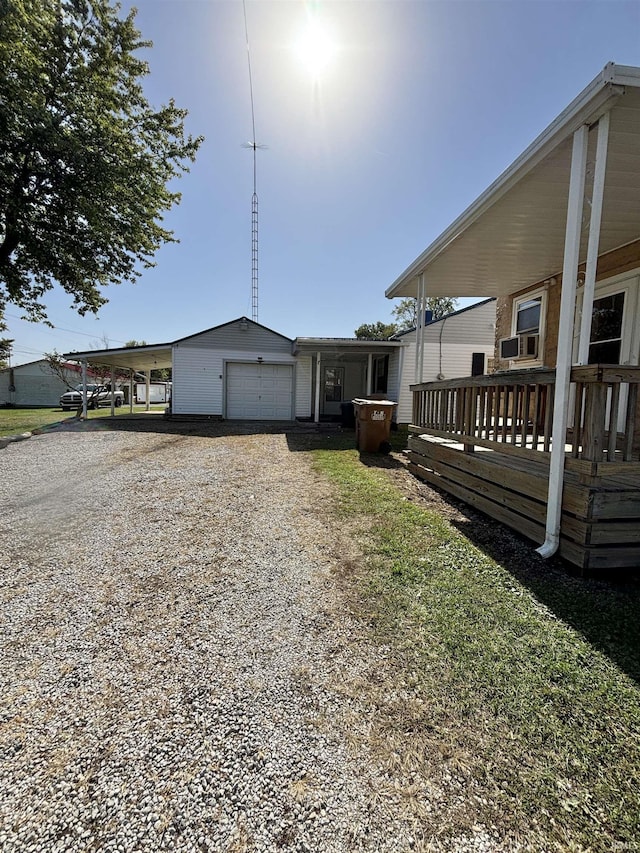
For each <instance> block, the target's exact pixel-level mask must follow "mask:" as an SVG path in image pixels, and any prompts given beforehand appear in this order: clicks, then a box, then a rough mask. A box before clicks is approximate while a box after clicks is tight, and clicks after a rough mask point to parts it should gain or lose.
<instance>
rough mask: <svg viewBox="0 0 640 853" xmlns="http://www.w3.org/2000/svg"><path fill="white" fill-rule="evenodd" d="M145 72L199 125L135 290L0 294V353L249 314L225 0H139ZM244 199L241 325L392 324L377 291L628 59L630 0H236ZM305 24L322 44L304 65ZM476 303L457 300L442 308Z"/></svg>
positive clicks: (23, 357)
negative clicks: (254, 282) (162, 232)
mask: <svg viewBox="0 0 640 853" xmlns="http://www.w3.org/2000/svg"><path fill="white" fill-rule="evenodd" d="M122 5H123V9H124V10H128V9H129V8H130V6H131V5H135V6H136V8H137V9H138V14H137V18H136V21H137V25H138V27H139V29H140V31H141V33H142V35H143V37H144V38H145V39H149V40H151V41H152V42H153V47H152V48H151V49H149V50H146V51H144V53H143V56H144V58H145V59H147V61H148V62H149V65H150V69H151V73H150V75H149V76H148V77H147V79H146V81H145V91H146V94H147V97H148V98H149V100H150V101H151V103H152V104H154V105H155V106H158V107H159V106H160V105H161V104H163V103H166V102H167V101H168V100H169V98H174V99H175V101H176V103H177V105H178V106H180V107H183V108H186V109H187V110H188V111H189V115H188V118H187V121H186V126H187V129H188V131H189V132H190V133H192V134H193V135H200V134H201V135H203V136H204V137H205V141H204V143H203V144H202V146H201V148H200V151H199V154H198V157H197V161H196V163H195V164H194V165H193V166H192V167H191V171H190V172H189V173H188V174H187V175H185V176H184V177H183V178H182V179H181V180H180V181H179V182H178V189H179V190H180V191H181V192H182V201H181V203H180V205H179V206H178V207H176V208H174V209H173V210H172V211H171V212H170V213H169V214H168V215H167V216H166V218H165V225H166V227H168V228H170V229H171V230H173V231H174V232H175V235H176V237H177V238H178V239H179V240H180V242H179V243H178V244H170V245H166V246H164V247H163V248H162V249H161V250H160V251H159V252H158V253H157V255H156V259H155V260H156V266H155V267H154V268H153V269H151V270H146V271H144V272H143V274H142V276H141V277H140V278H139V279H138V281H137V283H136V284H134V285H132V284H129V283H124V284H122V285H118V286H115V287H109V288H107V289H106V290H105V295H106V296H107V297H108V299H109V302H108V304H107V305H105V306H103V307H102V308H101V309H100V312H99V314H98V317H97V318H96V317H95V316H93V315H87V316H86V317H84V318H83V317H80V316H79V315H78V314H77V313H76V312H74V311H73V309H72V308H71V307H70V303H71V299H70V297H69V296H67V295H66V294H64V293H63V292H62V291H60V289H59V288H55V289H54V290H53V291H52V292H50V294H49V295H48V297H47V298H46V303H47V305H48V313H49V319H50V320H51V322H52V323H53V324H54V326H55V328H54V329H50V328H47V327H45V326H43V325H42V324H34V323H28V322H25V321H23V320H21V319H20V316H21V312H20V310H19V309H17V308H15V306H12V305H8V306H7V312H6V320H7V322H8V325H9V331H8V333H5V335H7V336H8V337H11V338H14V339H15V343H14V352H13V357H12V363H13V364H20V363H24V362H28V361H34V360H36V359H38V358H40V357H41V356H42V353H43V352H51V351H52V350H54V349H55V350H57V351H58V352H70V351H81V350H88V349H95V348H103V347H104V346H105V344H106V345H109V346H121V345H122V344H124V343H125V342H126V341H129V340H131V339H135V340H138V341H142V340H144V341H145V342H147V343H162V342H168V341H173V340H176V339H178V338H181V337H185V336H187V335H191V334H195V333H196V332H199V331H203V330H204V329H207V328H211V327H213V326H216V325H219V324H221V323H225V322H228V321H230V320H233V319H235V318H237V317H240V316H242V315H245V316H248V317H251V313H252V312H251V196H252V193H253V159H252V158H253V152H252V151H251V150H249V149H247V148H246V147H243V143H247V142H251V141H252V138H253V130H252V113H251V97H250V86H249V71H248V61H247V59H248V56H247V42H246V38H245V19H244V11H243V3H242V0H138V2H136V3H135V4H131V3H129V2H126V0H125V2H123V3H122ZM246 20H247V31H248V36H249V56H250V62H251V71H252V83H253V102H254V118H255V141H256V142H258V143H259V144H261V145H264V146H266V147H265V148H264V149H260V150H259V151H257V192H258V198H259V304H258V320H259V322H260V323H262V324H263V325H265V326H267V327H269V328H271V329H274V330H275V331H278V332H280V333H281V334H283V335H286V336H287V337H291V338H294V337H297V336H322V337H325V336H326V337H333V336H337V337H349V336H353V333H354V330H355V329H356V328H357V327H358V326H359V325H361V324H362V323H374V322H376V321H377V320H384V321H385V322H389V321H390V320H391V311H392V309H393V307H394V304H395V303H394V302H393V301H390V300H388V299H386V298H385V296H384V291H385V289H386V288H387V287H388V286H389V285H390V284H391V283H392V282H393V281H394V280H395V279H396V278H397V277H398V276H399V275H400V274H401V273H402V272H403V271H404V269H406V267H408V266H409V264H410V263H411V262H412V261H413V260H414V259H415V258H416V257H417V256H418V255H419V254H420V253H421V252H422V251H423V250H424V249H425V248H426V247H427V246H428V245H429V244H430V243H431V242H432V241H433V240H434V239H435V238H436V237H437V236H438V235H439V234H440V233H441V232H442V231H443V230H444V229H445V228H446V227H447V226H448V225H449V224H450V223H451V222H452V221H453V220H454V219H455V218H456V217H457V216H458V215H459V214H460V213H462V211H463V210H464V209H465V208H466V207H467V206H468V205H469V204H470V203H471V202H472V201H473V200H474V199H475V198H477V196H478V195H480V194H481V193H482V192H483V191H484V190H485V189H486V188H487V187H488V186H489V184H491V183H492V182H493V181H494V180H495V178H497V177H498V175H499V174H500V173H501V172H502V171H504V169H506V168H507V167H508V166H509V165H510V164H511V163H512V162H513V161H514V160H515V159H516V158H517V157H518V155H519V154H520V153H521V152H522V151H523V150H524V149H525V148H526V147H527V146H528V145H529V143H530V142H532V141H533V139H535V137H536V136H537V135H538V134H539V133H540V132H541V131H542V130H544V128H545V127H546V126H547V125H548V124H549V123H550V122H551V121H553V119H554V118H555V117H556V116H557V115H558V113H560V112H561V111H562V110H563V109H564V108H565V107H566V106H567V105H568V104H569V102H570V101H571V100H572V99H573V98H574V97H575V96H576V95H577V94H578V93H579V92H580V91H581V90H582V89H583V88H584V87H585V86H586V85H587V84H588V83H589V82H590V81H591V80H592V79H593V78H594V77H595V76H596V75H597V74H598V73H599V72H600V71H601V70H602V68H603V67H604V65H605V64H606V63H607V62H609V61H614V62H616V63H620V64H623V65H640V2H638V0H633V2H625V0H599V2H589V0H563V2H555V0H491V2H487V0H471V1H469V0H437V2H435V1H433V2H432V0H384V1H383V2H376V0H325V2H322V0H314V2H305V0H275V2H272V0H246ZM310 21H312V22H315V25H316V26H319V27H322V28H323V29H324V31H325V32H326V33H327V34H330V35H331V41H332V44H333V51H332V55H331V56H330V57H329V58H328V59H327V62H326V65H325V67H324V68H323V70H322V71H321V72H320V73H317V74H315V75H313V74H311V73H310V71H309V68H308V63H307V62H305V61H304V60H305V57H306V58H308V56H309V54H308V51H307V52H306V54H304V55H303V56H301V54H300V50H299V49H296V46H299V44H300V40H301V37H302V35H303V33H304V32H305V31H306V29H307V27H308V26H309V22H310ZM471 301H473V300H469V299H467V300H465V299H462V300H460V301H459V303H458V307H463V306H464V305H466V304H469V303H470V302H471Z"/></svg>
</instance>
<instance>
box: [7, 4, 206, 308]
mask: <svg viewBox="0 0 640 853" xmlns="http://www.w3.org/2000/svg"><path fill="white" fill-rule="evenodd" d="M118 13H119V6H117V5H115V6H112V5H111V3H110V0H57V2H51V0H0V93H1V96H0V317H1V315H2V312H3V308H4V305H5V304H6V302H7V301H11V302H13V303H14V304H15V305H17V306H19V307H20V308H22V309H23V310H24V311H25V314H26V316H27V317H29V318H30V319H32V320H44V321H45V322H46V306H45V304H44V302H43V296H44V295H45V293H46V292H47V291H49V290H51V289H52V287H53V286H54V284H55V283H57V284H59V285H60V286H61V287H62V288H64V290H65V291H66V292H67V293H69V294H70V295H71V296H72V297H73V307H74V308H75V309H76V310H77V311H78V312H79V313H80V314H85V313H86V312H87V311H91V312H93V313H96V312H97V310H98V308H99V307H100V306H101V305H103V304H104V303H105V302H106V301H107V299H106V298H105V296H104V295H103V293H102V288H104V287H105V286H107V285H109V284H118V283H120V282H122V281H134V280H135V279H136V278H137V277H138V276H139V275H140V268H143V269H144V268H148V267H151V266H153V265H154V264H153V255H154V254H155V252H156V251H157V250H158V248H159V247H160V246H161V245H162V244H163V243H170V242H176V238H175V237H174V235H173V232H172V231H169V230H167V229H166V228H163V227H162V225H161V224H160V223H161V222H162V219H163V214H164V213H165V212H166V211H168V210H170V208H171V207H172V206H173V205H174V204H176V203H178V202H179V200H180V193H178V192H176V191H175V190H173V189H171V190H170V189H169V188H168V187H169V184H170V182H171V181H172V180H173V179H174V178H177V177H179V176H180V175H181V174H182V173H183V172H185V171H188V162H189V161H193V160H194V159H195V155H196V152H197V150H198V148H199V146H200V144H201V142H202V138H201V137H197V138H192V137H191V136H185V130H184V119H185V117H186V115H187V113H186V110H182V109H178V108H177V107H176V106H175V104H174V102H173V100H171V101H169V104H168V105H166V106H162V107H160V108H159V109H158V110H154V109H153V108H152V107H151V105H150V104H149V102H148V101H147V99H146V98H145V96H144V94H143V90H142V84H141V81H142V79H143V78H144V77H145V75H147V74H148V73H149V67H148V65H147V63H146V62H145V61H144V60H142V59H140V58H138V56H137V55H136V53H137V51H139V50H140V49H141V48H147V47H150V46H151V43H150V42H146V41H141V35H140V33H139V32H138V30H137V29H136V27H135V25H134V18H135V10H133V11H131V12H130V13H129V14H128V15H127V17H126V18H120V17H119V16H118Z"/></svg>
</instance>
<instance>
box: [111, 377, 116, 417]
mask: <svg viewBox="0 0 640 853" xmlns="http://www.w3.org/2000/svg"><path fill="white" fill-rule="evenodd" d="M115 414H116V372H115V370H114V368H113V367H112V368H111V417H112V418H113V417H115Z"/></svg>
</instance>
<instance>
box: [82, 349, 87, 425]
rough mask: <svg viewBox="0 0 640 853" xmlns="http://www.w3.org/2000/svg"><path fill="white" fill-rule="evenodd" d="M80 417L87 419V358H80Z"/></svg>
mask: <svg viewBox="0 0 640 853" xmlns="http://www.w3.org/2000/svg"><path fill="white" fill-rule="evenodd" d="M82 419H83V420H85V421H86V419H87V359H86V358H83V359H82Z"/></svg>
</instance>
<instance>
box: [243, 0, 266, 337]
mask: <svg viewBox="0 0 640 853" xmlns="http://www.w3.org/2000/svg"><path fill="white" fill-rule="evenodd" d="M242 9H243V12H244V35H245V39H246V42H247V65H248V68H249V94H250V96H251V130H252V137H251V139H252V141H251V142H245V143H244V145H243V148H251V149H252V151H253V195H252V196H251V319H252V320H253V321H254V322H255V323H257V322H258V181H257V177H258V169H257V158H256V151H257V150H258V148H266V147H267V146H266V145H260V144H259V143H258V142H256V118H255V110H254V107H253V76H252V74H251V51H250V49H249V29H248V27H247V6H246V0H242Z"/></svg>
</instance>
